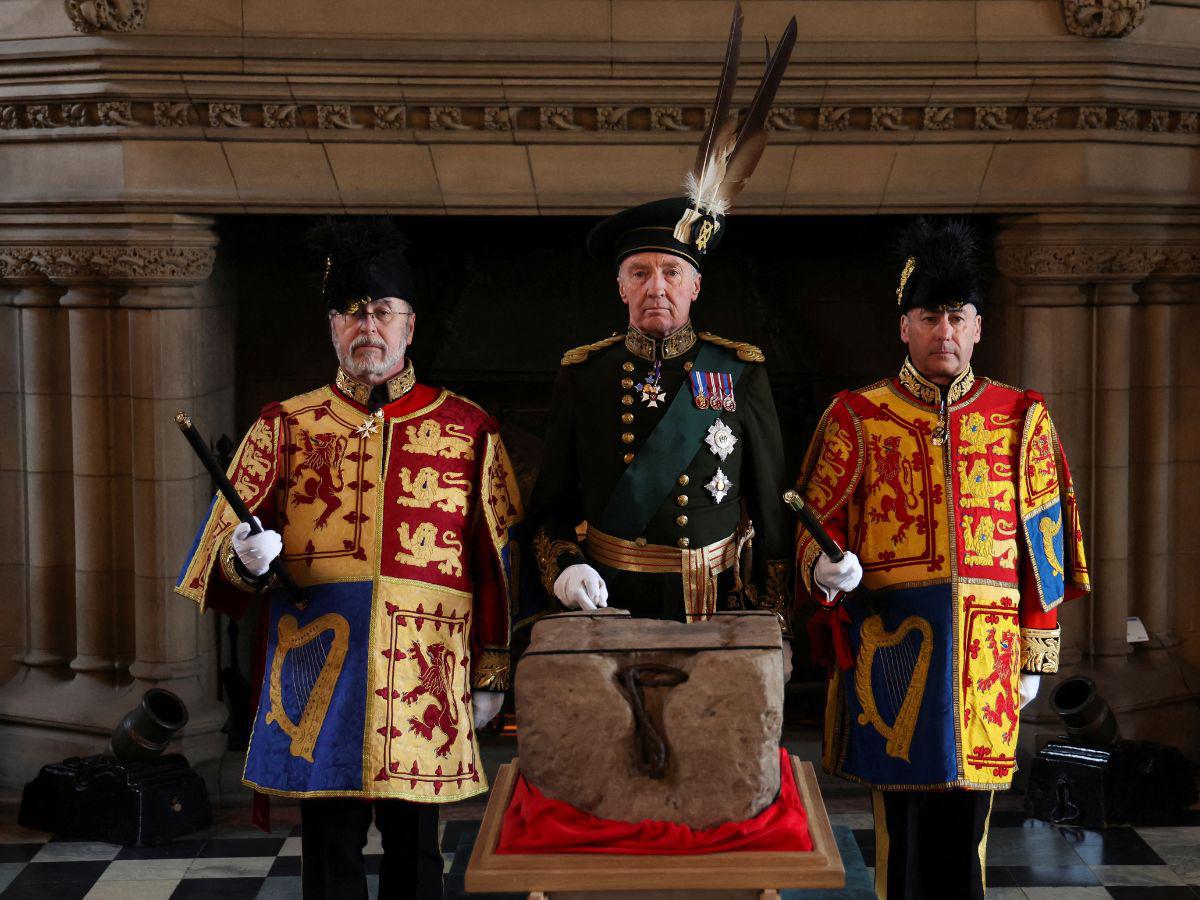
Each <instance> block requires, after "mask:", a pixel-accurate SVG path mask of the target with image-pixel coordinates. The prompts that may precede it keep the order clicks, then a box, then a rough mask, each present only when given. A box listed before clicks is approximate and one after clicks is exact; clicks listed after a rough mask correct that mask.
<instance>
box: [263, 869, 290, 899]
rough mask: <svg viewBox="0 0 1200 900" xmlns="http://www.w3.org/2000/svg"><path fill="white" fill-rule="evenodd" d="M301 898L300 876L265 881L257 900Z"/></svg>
mask: <svg viewBox="0 0 1200 900" xmlns="http://www.w3.org/2000/svg"><path fill="white" fill-rule="evenodd" d="M299 896H300V876H299V875H287V876H283V877H276V876H271V877H270V878H267V879H264V880H263V883H262V887H260V888H259V889H258V896H257V897H256V898H255V900H294V898H296V897H299Z"/></svg>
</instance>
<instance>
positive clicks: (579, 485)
mask: <svg viewBox="0 0 1200 900" xmlns="http://www.w3.org/2000/svg"><path fill="white" fill-rule="evenodd" d="M688 205H689V204H688V200H687V199H686V198H677V199H667V200H659V201H655V202H652V203H647V204H643V205H641V206H637V207H634V208H632V209H627V210H625V211H623V212H621V213H618V214H616V215H614V216H612V217H610V218H608V219H606V220H605V221H603V222H601V223H600V224H599V225H598V226H596V228H595V229H593V231H592V233H591V234H590V235H589V238H588V247H589V250H590V251H591V252H592V254H593V255H595V256H598V257H600V258H605V259H609V260H611V261H612V263H613V266H614V268H615V273H616V286H617V291H618V293H619V295H620V299H621V302H622V303H624V304H625V306H626V307H627V308H628V314H629V322H628V326H627V328H626V329H625V330H624V331H622V332H621V333H618V334H615V335H613V336H612V337H609V338H605V339H604V340H601V341H597V342H596V343H594V344H589V345H587V346H584V347H578V348H576V349H574V350H570V351H568V352H567V354H566V355H565V356H564V357H563V359H562V367H561V368H560V370H559V373H558V379H557V381H556V383H555V387H554V393H553V397H552V400H551V407H550V418H549V424H548V426H547V434H546V450H545V459H544V462H543V465H542V468H541V471H540V472H539V475H538V479H537V483H536V484H535V486H534V489H533V494H532V497H531V499H530V523H531V527H532V528H534V529H535V537H534V551H535V555H536V558H537V565H538V568H539V571H540V575H541V579H542V584H543V585H544V587H545V590H546V592H547V593H548V594H549V595H551V596H553V597H554V598H557V600H558V601H559V603H561V605H562V606H563V607H566V608H568V609H584V610H588V609H593V608H595V607H603V606H606V605H608V604H610V603H611V604H613V605H615V606H619V607H621V608H624V609H628V610H629V611H630V612H631V613H632V614H633V615H634V616H643V617H652V618H660V619H675V620H678V621H685V622H695V621H700V620H703V619H706V618H708V617H709V616H711V615H712V614H713V613H714V612H716V611H717V610H719V609H723V608H728V607H729V606H730V605H731V603H732V605H733V606H735V607H736V606H739V605H740V606H747V607H749V608H758V609H767V610H772V611H775V612H776V613H779V614H780V618H781V622H782V621H784V618H785V616H786V613H787V607H788V600H787V596H788V593H789V591H788V590H787V582H788V581H789V580H790V579H789V577H788V574H787V573H788V571H789V567H790V560H789V559H788V555H789V551H788V546H787V540H788V538H787V537H786V535H785V524H784V522H785V515H784V508H783V506H782V504H781V502H780V488H781V485H782V481H783V472H782V464H783V452H782V450H783V448H782V440H781V438H780V433H779V423H778V420H777V418H776V414H775V406H774V402H773V401H772V399H771V391H770V386H769V384H768V382H767V373H766V370H765V368H764V365H763V363H764V358H763V354H762V353H761V351H759V350H758V348H756V347H753V346H751V345H749V344H743V343H738V342H735V341H729V340H725V339H723V338H719V337H716V336H715V335H711V334H707V333H705V332H697V331H696V330H695V329H694V328H693V326H692V321H691V311H692V306H693V304H694V303H695V302H696V301H697V299H698V297H699V296H700V282H701V275H700V265H701V259H702V255H703V252H704V251H708V252H711V251H712V249H713V248H714V247H715V245H716V243H717V240H718V239H719V236H720V235H722V234H723V233H724V230H725V228H724V227H723V226H720V223H716V224H718V228H717V229H716V230H715V231H713V230H712V228H711V226H712V225H713V224H714V221H715V220H713V219H711V218H710V219H706V220H705V221H706V222H707V225H708V227H707V228H706V227H704V226H703V225H702V226H701V227H700V228H698V229H693V230H692V232H690V233H689V234H688V239H687V240H684V241H681V240H678V239H677V238H676V237H675V235H674V234H673V231H674V229H675V226H676V224H677V223H678V222H679V221H680V219H681V217H682V216H684V215H686V213H687V209H688ZM722 221H723V219H722ZM710 232H712V233H710ZM714 235H715V237H714ZM697 241H699V243H700V246H699V247H698V246H697ZM584 522H586V523H587V524H586V537H585V539H583V540H581V536H582V535H581V531H582V530H583V529H582V528H581V525H582V523H584ZM739 522H741V523H742V527H741V528H740V529H739ZM747 522H752V523H753V531H754V538H753V543H752V553H751V554H750V555H751V556H752V557H753V572H752V573H751V572H749V571H747V573H746V574H747V578H746V581H745V582H744V583H742V584H741V585H740V587H741V590H740V591H737V592H735V587H736V586H737V584H736V583H737V582H738V581H739V580H740V571H739V567H738V555H739V537H743V536H744V535H746V534H748V529H747V528H746V525H747ZM731 592H733V597H734V598H735V599H733V600H732V601H730V599H729V598H730V595H731ZM784 624H785V625H786V622H784Z"/></svg>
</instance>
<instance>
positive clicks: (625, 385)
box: [621, 378, 633, 390]
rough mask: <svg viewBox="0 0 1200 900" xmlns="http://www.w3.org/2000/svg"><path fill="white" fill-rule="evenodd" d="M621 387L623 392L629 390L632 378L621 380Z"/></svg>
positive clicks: (631, 385)
mask: <svg viewBox="0 0 1200 900" xmlns="http://www.w3.org/2000/svg"><path fill="white" fill-rule="evenodd" d="M621 387H623V388H625V390H629V389H630V388H631V387H633V379H632V378H622V379H621Z"/></svg>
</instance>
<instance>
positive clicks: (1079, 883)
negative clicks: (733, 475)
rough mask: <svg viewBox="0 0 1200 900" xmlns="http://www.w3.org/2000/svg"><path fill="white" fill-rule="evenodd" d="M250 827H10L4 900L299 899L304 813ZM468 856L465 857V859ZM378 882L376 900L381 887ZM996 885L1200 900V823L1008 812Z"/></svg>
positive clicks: (844, 816)
mask: <svg viewBox="0 0 1200 900" xmlns="http://www.w3.org/2000/svg"><path fill="white" fill-rule="evenodd" d="M1013 799H1016V798H1013ZM473 806H475V809H474V812H475V815H476V817H475V818H455V819H449V820H448V821H445V822H444V823H443V826H442V831H443V833H442V846H443V847H444V848H445V849H446V851H447V852H446V853H445V858H446V871H447V884H446V887H447V897H448V898H455V897H459V896H462V894H461V891H462V873H463V871H464V870H465V868H466V862H467V860H466V858H465V857H466V852H465V850H466V848H467V847H468V846H469V845H470V843H471V840H472V838H473V836H474V832H475V830H476V829H477V827H478V814H479V813H481V812H482V805H473ZM830 806H831V814H830V818H831V820H832V822H833V824H834V826H835V827H837V826H841V827H842V828H845V829H849V830H850V831H851V833H852V834H853V837H854V839H855V842H856V844H857V849H859V850H861V853H862V858H863V861H865V862H866V863H867V864H868V865H870V864H871V863H872V861H873V859H874V840H873V837H872V833H871V827H870V826H871V823H870V815H869V814H868V813H867V812H865V811H859V810H862V809H863V807H864V806H865V803H864V801H863V799H862V798H855V797H849V796H847V797H837V798H831V802H830ZM855 807H857V809H855ZM461 812H464V813H469V812H472V810H467V809H464V810H461ZM246 818H247V814H246V812H245V811H244V810H242V811H237V810H234V811H222V812H220V813H219V814H218V824H217V825H216V826H215V827H214V828H213V829H212V830H211V831H209V832H205V833H204V834H198V835H192V836H189V837H188V838H186V839H181V840H178V841H176V842H175V843H173V844H171V845H170V846H168V847H166V848H162V849H147V848H136V847H121V846H119V845H117V844H105V843H83V842H76V841H60V840H55V839H54V838H53V837H51V836H50V835H47V834H42V833H39V832H33V831H27V830H25V829H22V828H18V827H16V826H0V898H3V900H18V898H36V900H79V898H86V900H109V898H111V900H168V898H172V900H185V898H220V900H243V898H245V900H251V898H260V900H261V898H283V897H299V896H300V856H299V854H300V838H299V831H300V829H299V826H298V825H296V824H291V823H292V822H293V821H294V819H295V810H294V809H287V808H283V809H277V810H276V830H275V833H274V834H273V835H266V834H264V833H262V832H260V831H258V830H256V829H254V828H252V827H250V826H249V825H248V823H247V822H246V821H245V820H246ZM460 848H462V850H463V851H464V852H462V853H459V854H456V853H455V852H454V851H456V850H458V849H460ZM379 853H380V848H379V835H378V833H376V832H375V831H374V830H372V832H371V837H370V839H369V841H368V844H367V854H368V856H367V862H368V871H377V870H378V860H379V856H378V854H379ZM843 855H847V852H846V848H844V850H843ZM852 863H857V868H858V876H857V878H855V879H854V880H853V883H852V884H850V885H848V887H854V886H856V885H857V886H858V888H859V890H856V891H847V893H846V894H845V896H852V897H863V896H865V895H866V892H864V891H863V890H862V888H863V887H865V886H866V885H867V884H869V879H868V875H867V873H866V872H864V871H863V870H862V862H859V861H857V860H850V859H848V860H847V864H848V868H850V867H851V864H852ZM369 880H370V882H371V891H372V896H374V891H375V884H374V882H375V878H374V876H371V877H370V879H369ZM988 884H989V890H988V897H989V898H991V900H1023V898H1029V900H1084V898H1109V897H1115V898H1121V900H1124V898H1146V900H1159V898H1162V900H1170V898H1185V897H1186V898H1200V819H1198V820H1197V821H1196V822H1195V823H1194V824H1191V825H1187V826H1180V827H1172V828H1113V829H1110V830H1108V831H1105V832H1094V831H1082V830H1076V829H1059V828H1053V827H1051V826H1048V825H1045V824H1043V823H1040V822H1036V821H1032V820H1030V821H1024V820H1023V816H1022V814H1021V813H1020V812H1018V811H1016V810H1010V811H1006V810H998V811H996V812H995V813H994V815H993V819H992V827H991V832H990V837H989V842H988ZM789 893H790V892H786V893H785V894H784V896H785V897H787V896H788V894H789ZM493 896H495V895H493ZM513 896H516V895H513Z"/></svg>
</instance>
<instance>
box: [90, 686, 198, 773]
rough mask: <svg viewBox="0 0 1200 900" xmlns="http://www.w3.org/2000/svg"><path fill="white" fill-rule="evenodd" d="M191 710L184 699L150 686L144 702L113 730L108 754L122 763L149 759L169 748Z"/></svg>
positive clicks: (155, 757)
mask: <svg viewBox="0 0 1200 900" xmlns="http://www.w3.org/2000/svg"><path fill="white" fill-rule="evenodd" d="M187 720H188V711H187V707H186V706H184V703H183V701H182V700H180V699H179V698H178V697H177V696H175V695H174V694H172V693H171V692H170V691H165V690H163V689H162V688H150V690H148V691H146V693H145V694H143V695H142V701H141V703H139V704H138V705H137V706H135V707H134V708H133V709H131V710H130V711H129V712H127V713H126V714H125V716H124V718H122V719H121V722H120V724H119V725H117V727H116V728H114V729H113V733H112V737H111V738H109V740H108V747H107V748H106V750H105V752H104V755H105V756H108V757H111V758H112V759H115V760H117V761H118V762H135V761H141V762H149V761H150V760H153V759H157V758H158V757H159V756H161V755H162V753H163V751H164V750H166V749H167V744H169V743H170V741H171V738H172V737H173V736H174V735H175V732H177V731H178V730H179V729H180V728H182V727H183V726H184V725H186V724H187Z"/></svg>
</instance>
